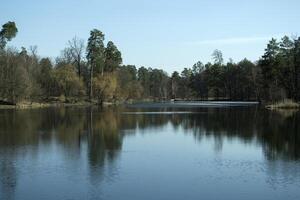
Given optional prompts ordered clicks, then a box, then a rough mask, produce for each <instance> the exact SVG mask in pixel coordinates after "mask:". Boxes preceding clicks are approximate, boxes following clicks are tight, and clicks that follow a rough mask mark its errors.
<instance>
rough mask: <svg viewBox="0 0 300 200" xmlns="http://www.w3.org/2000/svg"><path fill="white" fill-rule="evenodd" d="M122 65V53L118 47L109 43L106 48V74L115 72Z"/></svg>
mask: <svg viewBox="0 0 300 200" xmlns="http://www.w3.org/2000/svg"><path fill="white" fill-rule="evenodd" d="M121 63H122V56H121V52H120V51H119V50H118V48H117V46H116V45H115V44H114V43H113V42H112V41H109V42H108V43H107V46H106V48H105V68H104V70H105V71H106V72H113V71H115V70H116V68H117V67H118V66H119V65H120V64H121Z"/></svg>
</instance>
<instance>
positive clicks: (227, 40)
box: [186, 34, 284, 45]
mask: <svg viewBox="0 0 300 200" xmlns="http://www.w3.org/2000/svg"><path fill="white" fill-rule="evenodd" d="M283 36H284V34H280V35H279V34H278V35H272V36H264V37H236V38H225V39H215V40H201V41H194V42H187V43H186V44H188V45H234V44H250V43H258V42H265V41H269V40H271V38H281V37H283Z"/></svg>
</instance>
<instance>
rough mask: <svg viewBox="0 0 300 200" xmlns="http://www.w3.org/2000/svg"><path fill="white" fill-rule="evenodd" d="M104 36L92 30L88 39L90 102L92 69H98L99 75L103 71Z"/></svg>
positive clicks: (90, 95) (91, 95)
mask: <svg viewBox="0 0 300 200" xmlns="http://www.w3.org/2000/svg"><path fill="white" fill-rule="evenodd" d="M103 42H104V34H103V33H102V32H101V31H99V30H97V29H94V30H92V31H91V32H90V37H89V39H88V44H87V60H88V64H89V67H90V85H89V97H90V100H92V97H93V76H94V74H93V73H94V69H97V70H98V69H100V70H101V75H103V71H104V61H105V47H104V43H103Z"/></svg>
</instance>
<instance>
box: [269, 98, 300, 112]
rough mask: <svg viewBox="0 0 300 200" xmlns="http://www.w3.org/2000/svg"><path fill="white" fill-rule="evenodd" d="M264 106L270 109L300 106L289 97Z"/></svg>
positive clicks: (296, 107)
mask: <svg viewBox="0 0 300 200" xmlns="http://www.w3.org/2000/svg"><path fill="white" fill-rule="evenodd" d="M266 108H268V109H270V110H274V109H299V108H300V104H299V103H297V102H294V101H293V100H290V99H285V100H282V101H279V102H276V103H273V104H268V105H266Z"/></svg>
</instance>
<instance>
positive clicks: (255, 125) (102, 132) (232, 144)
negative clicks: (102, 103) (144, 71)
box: [0, 103, 300, 200]
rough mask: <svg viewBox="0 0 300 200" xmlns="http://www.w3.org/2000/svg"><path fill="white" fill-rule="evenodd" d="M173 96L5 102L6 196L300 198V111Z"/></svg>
mask: <svg viewBox="0 0 300 200" xmlns="http://www.w3.org/2000/svg"><path fill="white" fill-rule="evenodd" d="M173 105H177V106H173ZM173 105H172V104H137V105H130V106H120V107H108V108H104V109H100V108H91V107H65V108H44V109H32V110H0V199H1V200H2V199H3V200H10V199H16V200H33V199H41V200H50V199H66V200H71V199H74V200H77V199H78V200H82V199H105V200H106V199H107V200H115V199H118V200H119V199H120V200H127V199H128V200H134V199H138V200H150V199H151V200H167V199H172V200H177V199H178V200H181V199H186V200H194V199H195V200H196V199H197V200H198V199H206V200H210V199H214V200H215V199H222V200H224V199H230V200H235V199H236V200H241V199H243V200H247V199H249V200H250V199H251V200H252V199H255V200H259V199H262V200H269V199H270V200H276V199H281V200H282V199H287V200H299V199H300V126H299V124H300V114H299V112H295V111H268V110H265V109H263V108H260V107H259V106H256V105H248V106H247V105H240V106H239V105H234V106H231V105H220V106H218V105H210V106H197V105H188V106H184V105H183V104H182V103H181V104H173Z"/></svg>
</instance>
